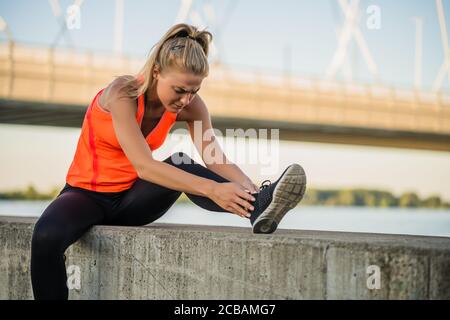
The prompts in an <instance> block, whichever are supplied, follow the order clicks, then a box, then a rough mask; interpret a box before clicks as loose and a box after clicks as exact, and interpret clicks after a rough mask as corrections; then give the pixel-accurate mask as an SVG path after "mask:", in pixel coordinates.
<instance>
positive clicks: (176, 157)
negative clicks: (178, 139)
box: [164, 152, 195, 166]
mask: <svg viewBox="0 0 450 320" xmlns="http://www.w3.org/2000/svg"><path fill="white" fill-rule="evenodd" d="M164 162H167V163H169V164H172V165H175V166H182V165H189V164H195V161H194V160H192V159H191V157H190V156H188V155H187V154H186V153H184V152H175V153H174V154H172V155H171V156H170V157H169V158H167V159H166V160H164Z"/></svg>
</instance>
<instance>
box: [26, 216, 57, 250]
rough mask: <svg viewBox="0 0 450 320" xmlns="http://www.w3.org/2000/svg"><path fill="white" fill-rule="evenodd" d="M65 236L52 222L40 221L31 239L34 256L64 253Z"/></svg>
mask: <svg viewBox="0 0 450 320" xmlns="http://www.w3.org/2000/svg"><path fill="white" fill-rule="evenodd" d="M64 241H65V235H64V231H63V230H61V228H60V227H59V226H57V225H55V224H53V223H51V222H50V221H45V219H44V220H41V219H40V220H38V222H36V224H35V226H34V230H33V236H32V239H31V248H32V251H33V254H37V255H47V254H49V253H56V252H63V251H64Z"/></svg>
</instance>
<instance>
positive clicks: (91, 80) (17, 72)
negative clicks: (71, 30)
mask: <svg viewBox="0 0 450 320" xmlns="http://www.w3.org/2000/svg"><path fill="white" fill-rule="evenodd" d="M143 63H144V59H143V58H134V57H127V56H114V55H109V54H98V53H93V52H91V51H84V52H83V51H79V50H71V49H63V48H42V47H39V46H32V45H29V44H24V43H13V42H6V43H5V42H2V43H0V98H3V99H15V100H39V101H44V102H57V103H68V104H82V105H86V104H88V103H89V101H90V100H91V99H92V97H93V96H94V95H95V93H96V92H97V91H98V90H99V89H100V88H101V87H103V86H105V85H107V84H108V83H109V82H110V81H111V80H112V78H113V76H116V75H121V74H134V73H136V72H138V70H139V68H140V67H141V66H142V64H143ZM202 97H204V99H205V100H206V101H207V102H208V105H209V106H210V108H211V113H212V114H213V115H221V116H232V117H241V118H252V119H261V120H268V121H283V122H292V123H293V124H295V123H313V124H331V125H338V126H339V125H346V126H355V127H364V128H379V129H380V128H381V129H391V130H407V131H419V132H434V133H446V134H448V133H450V93H448V92H445V91H443V92H438V93H433V92H429V91H425V90H414V89H410V90H405V89H399V88H394V87H389V86H384V85H382V84H361V83H347V82H342V81H324V80H322V79H314V78H306V77H299V76H292V75H286V74H283V73H279V72H270V71H269V70H266V71H264V72H262V71H261V70H257V69H248V68H247V69H244V68H232V67H230V66H223V65H212V66H211V72H210V76H209V77H208V78H207V79H206V80H205V83H204V86H203V89H202Z"/></svg>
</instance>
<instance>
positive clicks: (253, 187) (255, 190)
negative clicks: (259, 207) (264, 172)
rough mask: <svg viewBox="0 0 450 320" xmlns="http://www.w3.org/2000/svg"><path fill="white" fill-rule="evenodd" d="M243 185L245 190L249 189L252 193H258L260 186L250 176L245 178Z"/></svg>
mask: <svg viewBox="0 0 450 320" xmlns="http://www.w3.org/2000/svg"><path fill="white" fill-rule="evenodd" d="M242 186H243V187H244V189H245V190H248V192H250V193H258V192H259V189H258V187H257V186H256V185H255V184H254V183H253V182H252V180H250V179H249V178H247V179H245V180H244V182H243V183H242Z"/></svg>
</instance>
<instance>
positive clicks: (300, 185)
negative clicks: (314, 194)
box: [253, 164, 306, 233]
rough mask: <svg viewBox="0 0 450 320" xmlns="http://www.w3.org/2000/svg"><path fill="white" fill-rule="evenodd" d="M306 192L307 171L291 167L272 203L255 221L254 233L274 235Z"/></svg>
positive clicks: (296, 166)
mask: <svg viewBox="0 0 450 320" xmlns="http://www.w3.org/2000/svg"><path fill="white" fill-rule="evenodd" d="M305 190H306V175H305V171H304V170H303V168H302V167H301V166H300V165H299V164H293V165H290V166H289V167H288V168H287V169H286V170H285V172H284V173H283V175H282V176H281V177H280V180H279V181H278V184H277V186H276V187H275V190H274V191H273V196H272V202H271V203H270V204H269V206H268V207H267V208H266V210H264V211H263V213H261V215H260V216H259V217H258V218H257V219H256V220H255V223H254V224H253V233H273V232H274V231H275V230H276V229H277V227H278V225H279V224H280V221H281V219H283V217H284V216H285V214H286V213H287V212H288V211H289V210H291V209H293V208H295V207H296V206H297V204H298V203H299V202H300V201H301V200H302V198H303V195H304V194H305Z"/></svg>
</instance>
